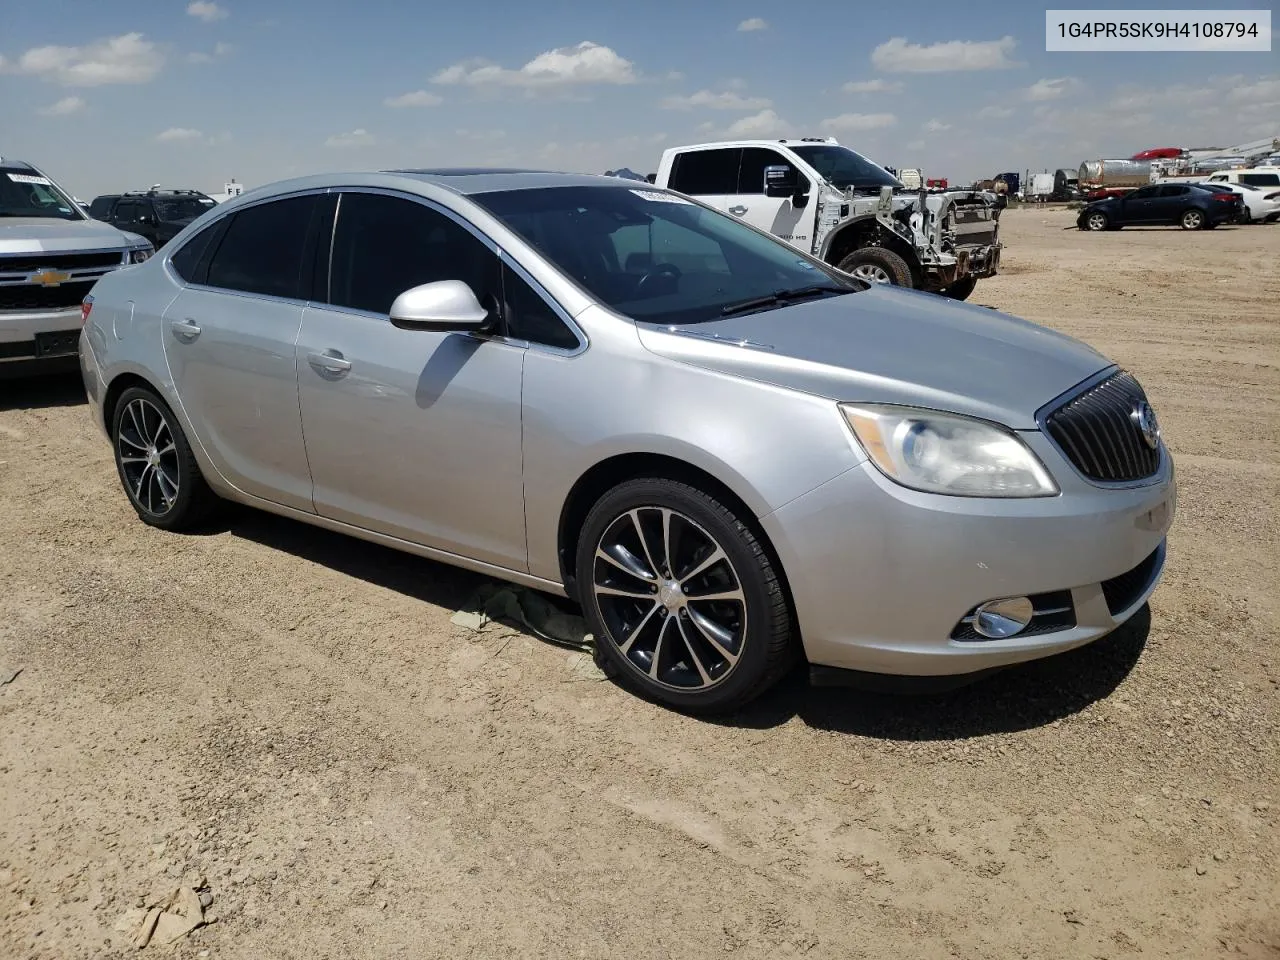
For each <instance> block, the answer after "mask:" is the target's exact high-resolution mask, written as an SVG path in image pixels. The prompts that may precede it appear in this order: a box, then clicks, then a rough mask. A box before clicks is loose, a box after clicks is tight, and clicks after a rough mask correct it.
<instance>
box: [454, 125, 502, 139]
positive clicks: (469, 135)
mask: <svg viewBox="0 0 1280 960" xmlns="http://www.w3.org/2000/svg"><path fill="white" fill-rule="evenodd" d="M453 135H454V136H455V137H457V138H458V139H459V140H474V141H476V142H477V143H492V142H493V141H495V140H505V139H506V136H507V131H505V130H467V129H465V128H463V129H459V130H455V131H453Z"/></svg>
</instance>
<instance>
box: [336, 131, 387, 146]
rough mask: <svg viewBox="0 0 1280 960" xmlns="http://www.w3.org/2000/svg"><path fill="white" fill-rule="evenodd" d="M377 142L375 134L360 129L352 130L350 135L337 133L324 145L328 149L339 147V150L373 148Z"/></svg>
mask: <svg viewBox="0 0 1280 960" xmlns="http://www.w3.org/2000/svg"><path fill="white" fill-rule="evenodd" d="M377 142H378V141H377V138H376V137H374V135H373V134H371V133H370V132H369V131H368V130H365V129H363V128H360V129H356V130H352V131H351V132H350V133H335V134H334V135H333V136H332V137H329V139H327V140H325V142H324V145H325V146H326V147H338V148H343V147H371V146H373V145H374V144H375V143H377Z"/></svg>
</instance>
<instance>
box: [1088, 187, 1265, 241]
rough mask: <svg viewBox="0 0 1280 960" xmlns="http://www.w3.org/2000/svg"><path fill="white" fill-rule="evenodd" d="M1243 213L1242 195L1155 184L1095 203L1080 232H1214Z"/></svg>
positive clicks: (1091, 206) (1089, 208)
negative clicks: (1137, 229)
mask: <svg viewBox="0 0 1280 960" xmlns="http://www.w3.org/2000/svg"><path fill="white" fill-rule="evenodd" d="M1243 213H1244V203H1243V201H1242V200H1241V198H1240V195H1239V194H1236V193H1217V192H1215V191H1212V190H1204V189H1201V188H1200V185H1199V184H1192V183H1153V184H1151V186H1149V187H1139V188H1138V189H1137V190H1133V191H1130V192H1129V193H1126V194H1125V195H1124V196H1121V197H1107V198H1105V199H1103V200H1095V201H1094V202H1093V203H1090V204H1088V205H1087V206H1086V207H1085V208H1084V209H1083V210H1081V211H1080V216H1078V217H1077V218H1076V226H1078V227H1079V228H1080V229H1081V230H1118V229H1119V228H1120V227H1131V226H1159V225H1169V226H1173V225H1175V224H1176V225H1177V226H1180V227H1182V229H1183V230H1212V229H1213V228H1214V227H1216V226H1217V225H1218V224H1220V223H1235V222H1236V221H1237V220H1238V219H1240V218H1241V216H1242V214H1243Z"/></svg>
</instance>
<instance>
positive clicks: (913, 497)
mask: <svg viewBox="0 0 1280 960" xmlns="http://www.w3.org/2000/svg"><path fill="white" fill-rule="evenodd" d="M1023 437H1024V439H1026V440H1027V442H1028V444H1029V445H1030V446H1031V447H1032V448H1033V449H1034V450H1035V452H1036V453H1037V455H1039V456H1040V457H1041V459H1042V460H1043V461H1044V462H1045V463H1046V464H1049V465H1050V469H1051V470H1052V471H1053V472H1054V474H1055V477H1056V478H1057V479H1058V481H1059V484H1060V486H1061V487H1062V493H1061V494H1060V495H1058V496H1056V497H1045V498H1038V499H1027V500H996V499H978V498H963V497H944V496H938V495H934V494H925V493H919V492H916V491H912V490H908V489H906V488H904V487H900V486H898V485H897V484H894V483H893V482H892V481H890V480H888V479H886V478H885V477H884V476H882V475H881V474H880V473H879V471H877V470H876V469H875V467H874V466H872V465H871V464H870V463H863V464H861V465H860V466H858V467H854V468H853V469H851V470H849V471H847V472H846V473H844V474H842V475H841V476H839V477H836V478H835V479H833V480H831V481H829V482H828V483H826V484H824V485H823V486H821V487H819V488H818V489H816V490H813V491H811V492H810V493H808V494H806V495H804V496H802V497H800V498H799V499H797V500H793V501H792V502H791V503H788V504H787V505H785V506H784V507H782V508H781V509H779V510H777V511H775V512H774V513H772V514H769V515H768V516H766V517H764V518H763V519H762V521H761V522H762V524H763V525H764V528H765V532H766V533H767V534H768V535H769V537H770V538H771V540H772V542H773V544H774V546H775V548H776V549H777V551H778V553H779V559H780V560H781V561H782V566H783V569H784V570H785V571H786V575H787V580H788V582H789V585H790V588H791V593H792V597H793V600H794V602H795V608H796V616H797V619H798V622H799V626H800V633H801V636H802V638H803V641H804V649H805V653H806V655H807V657H808V659H809V662H810V663H811V664H815V665H821V666H829V667H838V668H843V669H848V670H860V671H864V672H869V673H881V674H896V675H903V676H921V677H924V676H942V675H953V674H967V673H974V672H977V671H981V670H988V669H993V668H997V667H1002V666H1007V665H1009V664H1013V663H1020V662H1023V661H1026V660H1033V659H1036V658H1039V657H1044V656H1049V655H1051V654H1054V653H1060V652H1062V651H1065V650H1069V649H1071V648H1073V647H1078V646H1081V645H1083V644H1086V643H1089V642H1091V641H1093V640H1096V639H1098V638H1100V637H1102V636H1105V635H1106V634H1108V633H1110V632H1112V631H1113V630H1115V629H1116V628H1117V627H1118V626H1120V625H1121V624H1122V623H1124V622H1125V621H1126V620H1127V619H1129V617H1131V616H1133V614H1134V613H1136V612H1137V611H1138V610H1139V609H1141V607H1142V605H1143V604H1144V603H1145V602H1146V600H1147V598H1148V597H1149V596H1150V595H1151V593H1152V592H1153V591H1154V590H1155V587H1156V585H1157V584H1158V582H1159V580H1160V575H1161V572H1162V570H1163V565H1164V556H1165V551H1164V542H1165V534H1166V533H1167V531H1168V528H1169V525H1170V524H1171V522H1172V516H1173V510H1174V504H1175V498H1176V489H1175V482H1174V475H1173V465H1172V461H1171V460H1170V458H1169V456H1168V452H1167V451H1164V453H1163V456H1162V460H1161V467H1160V471H1159V472H1158V474H1157V475H1156V478H1155V481H1154V482H1152V483H1149V484H1147V485H1144V486H1140V487H1130V488H1102V487H1099V486H1095V485H1093V484H1090V483H1088V482H1087V481H1085V480H1084V479H1083V478H1082V477H1080V476H1079V475H1078V474H1076V473H1075V472H1074V471H1073V470H1072V469H1071V468H1070V466H1069V465H1068V464H1067V463H1066V462H1065V460H1063V459H1062V457H1061V455H1059V454H1057V453H1056V451H1054V450H1053V448H1052V446H1051V445H1050V444H1049V442H1048V440H1047V438H1045V437H1044V436H1043V435H1041V434H1023ZM1126 575H1129V576H1128V578H1127V579H1126ZM1135 577H1138V578H1139V579H1135ZM1108 581H1110V582H1109V583H1108ZM1117 583H1121V584H1125V585H1126V589H1125V591H1124V592H1121V593H1117V590H1116V587H1115V585H1116V584H1117ZM1064 591H1065V592H1068V593H1069V595H1070V598H1071V605H1072V606H1073V607H1074V625H1073V626H1067V627H1066V628H1064V629H1054V630H1051V631H1050V632H1041V633H1035V634H1033V635H1022V636H1016V635H1015V636H1013V637H1010V638H1008V639H1003V640H981V639H976V640H975V639H963V640H962V639H953V638H952V634H953V632H957V628H958V625H960V624H961V621H962V620H963V619H964V618H965V617H966V616H967V615H968V614H970V613H971V612H972V611H973V609H974V607H975V606H977V605H979V604H982V603H985V602H987V601H988V600H995V599H1000V598H1004V597H1016V596H1031V595H1039V594H1050V593H1057V592H1064ZM1117 596H1121V597H1123V599H1122V600H1120V601H1118V603H1119V605H1117V600H1116V597H1117ZM1113 608H1114V609H1113Z"/></svg>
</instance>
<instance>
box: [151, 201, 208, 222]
mask: <svg viewBox="0 0 1280 960" xmlns="http://www.w3.org/2000/svg"><path fill="white" fill-rule="evenodd" d="M213 205H214V203H213V200H212V199H208V198H201V197H176V198H172V199H170V198H166V199H163V200H156V201H155V206H156V216H158V217H159V218H160V219H161V220H166V221H173V220H194V219H195V218H196V217H198V216H200V214H202V213H204V212H205V211H206V210H208V209H209V208H210V207H212V206H213Z"/></svg>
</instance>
